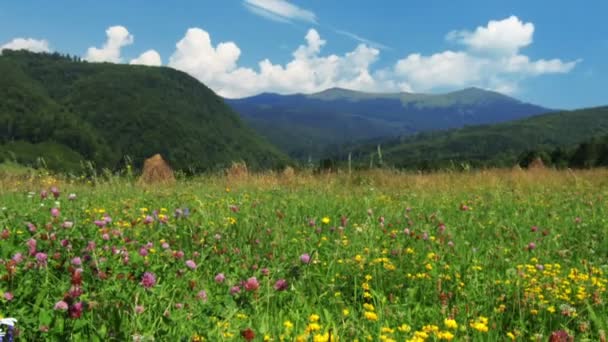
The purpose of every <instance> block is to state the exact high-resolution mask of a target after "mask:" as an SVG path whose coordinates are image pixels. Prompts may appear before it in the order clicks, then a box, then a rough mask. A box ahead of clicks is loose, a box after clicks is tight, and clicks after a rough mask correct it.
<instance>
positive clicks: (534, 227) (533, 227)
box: [530, 226, 538, 233]
mask: <svg viewBox="0 0 608 342" xmlns="http://www.w3.org/2000/svg"><path fill="white" fill-rule="evenodd" d="M530 231H531V232H533V233H535V232H536V231H538V227H537V226H532V228H530Z"/></svg>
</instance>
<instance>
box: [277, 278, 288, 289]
mask: <svg viewBox="0 0 608 342" xmlns="http://www.w3.org/2000/svg"><path fill="white" fill-rule="evenodd" d="M287 287H288V284H287V280H285V279H279V280H277V281H276V283H274V289H275V290H277V291H285V290H287Z"/></svg>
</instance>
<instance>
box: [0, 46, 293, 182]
mask: <svg viewBox="0 0 608 342" xmlns="http://www.w3.org/2000/svg"><path fill="white" fill-rule="evenodd" d="M0 74H2V75H3V76H2V78H0V99H1V100H0V146H3V147H1V149H0V150H2V151H12V152H14V153H17V158H16V159H18V160H20V161H23V162H26V163H28V164H31V160H32V158H35V157H38V156H42V157H44V159H45V160H47V161H50V159H52V158H53V156H52V155H49V154H41V153H43V152H44V153H47V152H52V151H51V150H53V149H56V148H57V146H56V145H62V146H64V148H63V150H64V151H63V152H65V153H62V155H63V156H62V157H61V158H58V160H61V161H63V162H59V163H58V164H56V163H49V164H48V166H49V167H51V168H53V169H58V170H66V169H68V170H73V167H74V160H73V157H75V156H76V155H79V157H80V159H84V160H89V161H92V162H93V163H94V165H95V167H96V168H98V169H102V168H109V169H116V168H118V167H120V166H122V165H124V161H123V157H124V156H126V155H129V156H130V157H131V158H132V159H133V161H134V165H135V167H140V166H141V165H142V162H143V160H144V159H145V158H147V157H150V156H151V155H153V154H155V153H160V154H162V155H163V157H165V158H166V159H167V160H168V161H169V163H170V164H171V166H172V167H173V168H175V169H177V170H183V171H186V172H189V173H192V172H199V171H204V170H214V169H221V168H223V167H226V166H227V165H230V163H231V162H232V161H233V160H244V161H245V162H246V163H247V164H248V166H249V167H250V168H251V169H262V168H279V167H282V166H283V165H285V164H286V163H287V162H288V160H287V158H286V157H285V156H284V155H282V154H281V153H280V152H278V151H277V150H276V149H275V148H274V147H272V146H271V145H270V144H268V143H267V142H265V141H264V140H263V139H262V138H260V137H258V136H257V135H256V134H255V133H254V131H253V130H251V129H250V128H248V127H247V126H245V125H244V124H243V122H242V121H241V120H240V119H239V117H238V116H237V115H236V114H235V113H234V112H233V111H232V110H231V109H230V108H229V107H228V106H227V105H226V104H224V102H223V100H222V99H221V98H219V97H218V96H217V95H215V94H214V93H213V91H211V90H210V89H209V88H207V87H205V86H204V85H202V84H201V83H200V82H198V81H197V80H195V79H194V78H192V77H190V76H188V75H187V74H185V73H182V72H179V71H176V70H173V69H170V68H156V67H145V66H129V65H116V64H106V63H103V64H99V63H93V64H92V63H84V62H80V61H78V60H75V59H73V58H70V57H64V56H60V55H58V54H33V53H29V52H25V51H18V52H15V51H7V50H5V51H4V52H3V55H2V56H0ZM13 142H27V143H30V144H33V145H36V146H38V147H37V149H36V150H32V148H29V149H26V148H24V147H23V146H21V147H20V148H17V149H15V148H14V146H12V147H11V146H10V144H12V143H13ZM47 145H48V146H47ZM51 145H52V146H51ZM24 150H27V152H28V153H24ZM68 150H71V151H72V153H71V155H70V157H69V158H68V157H65V155H66V153H67V152H66V151H68ZM29 152H32V153H34V154H38V155H37V156H34V155H32V154H31V153H29ZM76 165H78V163H76Z"/></svg>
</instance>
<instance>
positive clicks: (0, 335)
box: [0, 329, 4, 337]
mask: <svg viewBox="0 0 608 342" xmlns="http://www.w3.org/2000/svg"><path fill="white" fill-rule="evenodd" d="M0 337H4V331H2V329H0Z"/></svg>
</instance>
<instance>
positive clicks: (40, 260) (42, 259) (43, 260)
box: [36, 253, 48, 266]
mask: <svg viewBox="0 0 608 342" xmlns="http://www.w3.org/2000/svg"><path fill="white" fill-rule="evenodd" d="M47 259H48V256H47V255H46V254H45V253H36V260H37V261H38V264H39V265H41V266H44V265H46V261H47Z"/></svg>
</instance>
